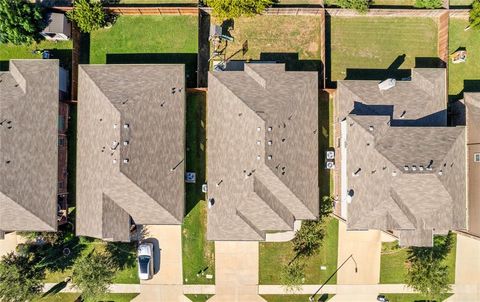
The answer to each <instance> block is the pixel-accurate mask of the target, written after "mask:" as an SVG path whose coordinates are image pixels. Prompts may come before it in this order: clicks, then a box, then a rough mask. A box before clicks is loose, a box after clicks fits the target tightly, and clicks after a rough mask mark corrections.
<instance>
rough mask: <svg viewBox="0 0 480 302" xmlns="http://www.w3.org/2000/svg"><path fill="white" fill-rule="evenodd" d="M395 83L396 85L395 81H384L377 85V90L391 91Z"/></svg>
mask: <svg viewBox="0 0 480 302" xmlns="http://www.w3.org/2000/svg"><path fill="white" fill-rule="evenodd" d="M396 83H397V81H396V80H395V79H386V80H385V81H383V82H380V83H379V84H378V89H379V90H380V91H383V90H388V89H391V88H393V87H395V84H396Z"/></svg>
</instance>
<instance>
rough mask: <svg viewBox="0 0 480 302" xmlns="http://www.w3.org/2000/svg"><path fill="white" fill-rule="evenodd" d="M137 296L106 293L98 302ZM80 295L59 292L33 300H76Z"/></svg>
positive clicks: (123, 301)
mask: <svg viewBox="0 0 480 302" xmlns="http://www.w3.org/2000/svg"><path fill="white" fill-rule="evenodd" d="M136 296H138V294H106V295H105V296H104V298H102V299H101V300H99V301H98V302H103V301H105V302H106V301H108V302H130V301H132V300H133V298H135V297H136ZM78 297H80V294H78V293H57V294H53V295H46V296H45V297H42V298H37V299H34V300H33V302H75V301H77V299H78Z"/></svg>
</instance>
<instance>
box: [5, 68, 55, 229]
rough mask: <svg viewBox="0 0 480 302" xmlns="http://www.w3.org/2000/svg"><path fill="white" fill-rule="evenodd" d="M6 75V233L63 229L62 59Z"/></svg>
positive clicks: (12, 69)
mask: <svg viewBox="0 0 480 302" xmlns="http://www.w3.org/2000/svg"><path fill="white" fill-rule="evenodd" d="M9 68H10V71H9V72H0V160H1V162H0V175H1V177H0V232H1V231H17V230H18V231H55V230H56V229H57V187H58V184H57V173H58V171H57V166H58V102H59V91H58V83H59V80H58V76H59V69H58V68H59V67H58V60H12V61H10V67H9Z"/></svg>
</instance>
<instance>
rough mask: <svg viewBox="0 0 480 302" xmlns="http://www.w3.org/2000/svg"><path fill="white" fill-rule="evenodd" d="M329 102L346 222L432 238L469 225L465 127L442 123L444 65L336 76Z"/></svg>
mask: <svg viewBox="0 0 480 302" xmlns="http://www.w3.org/2000/svg"><path fill="white" fill-rule="evenodd" d="M385 83H389V84H388V85H385ZM335 102H336V108H337V113H336V114H337V116H336V127H338V128H339V129H341V136H340V141H339V148H340V151H341V152H340V153H341V168H340V169H341V170H340V174H341V181H340V183H341V184H340V186H341V190H340V192H341V196H340V207H341V216H342V217H343V218H345V219H346V220H347V229H348V230H367V229H377V230H382V231H387V232H391V233H393V234H394V235H396V236H398V238H399V243H400V245H401V246H432V245H433V235H436V234H446V233H447V232H448V231H449V230H464V229H466V228H467V217H466V213H467V210H466V209H467V204H466V171H467V167H466V163H465V158H466V136H465V135H466V131H465V127H447V110H446V109H447V107H446V105H447V94H446V71H445V69H412V74H411V79H409V80H402V81H395V80H388V82H382V83H380V84H379V83H378V82H376V81H339V82H338V89H337V93H336V99H335Z"/></svg>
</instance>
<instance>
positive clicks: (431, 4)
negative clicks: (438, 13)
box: [415, 0, 443, 9]
mask: <svg viewBox="0 0 480 302" xmlns="http://www.w3.org/2000/svg"><path fill="white" fill-rule="evenodd" d="M442 6H443V2H442V0H416V1H415V7H418V8H429V9H434V8H441V7H442Z"/></svg>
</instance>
